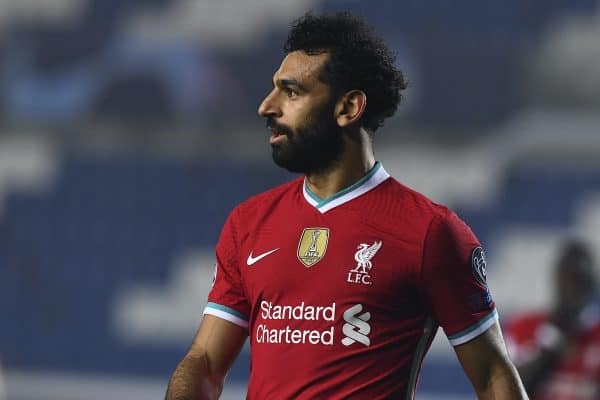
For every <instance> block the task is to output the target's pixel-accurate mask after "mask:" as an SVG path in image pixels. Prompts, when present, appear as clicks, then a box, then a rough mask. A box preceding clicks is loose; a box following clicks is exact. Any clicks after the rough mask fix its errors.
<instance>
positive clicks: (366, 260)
mask: <svg viewBox="0 0 600 400" xmlns="http://www.w3.org/2000/svg"><path fill="white" fill-rule="evenodd" d="M357 248H358V251H357V252H356V254H354V259H355V260H356V262H357V263H358V265H357V269H358V268H360V269H362V271H364V272H365V273H366V272H367V270H370V269H371V268H373V264H372V263H371V259H372V258H373V257H375V254H377V252H378V251H379V249H380V248H381V240H379V241H375V242H373V244H372V245H368V244H366V243H361V244H359V245H358V247H357Z"/></svg>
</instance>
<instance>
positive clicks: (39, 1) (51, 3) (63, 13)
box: [0, 0, 87, 26]
mask: <svg viewBox="0 0 600 400" xmlns="http://www.w3.org/2000/svg"><path fill="white" fill-rule="evenodd" d="M86 4H87V1H85V0H0V26H2V25H5V24H11V23H14V22H15V21H30V22H32V21H49V22H62V23H64V22H68V21H74V20H75V19H77V18H78V17H80V16H81V14H82V12H83V10H84V9H85V6H86Z"/></svg>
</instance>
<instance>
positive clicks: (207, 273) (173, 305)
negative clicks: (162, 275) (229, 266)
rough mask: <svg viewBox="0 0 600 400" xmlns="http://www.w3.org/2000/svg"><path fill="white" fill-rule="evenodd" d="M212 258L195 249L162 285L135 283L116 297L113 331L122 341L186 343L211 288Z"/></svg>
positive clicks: (178, 262) (178, 264)
mask: <svg viewBox="0 0 600 400" xmlns="http://www.w3.org/2000/svg"><path fill="white" fill-rule="evenodd" d="M214 263H215V258H214V254H213V253H212V252H209V251H208V250H207V251H203V250H197V251H189V252H187V253H185V254H182V255H181V256H180V257H178V258H177V259H176V261H175V262H174V266H173V268H172V275H171V276H170V279H169V281H168V282H167V283H166V285H149V284H139V285H135V286H130V287H128V288H126V289H124V290H122V291H121V293H120V294H118V295H117V296H116V299H115V301H114V304H113V313H112V315H113V329H114V331H115V333H116V334H117V335H118V337H119V338H121V339H122V340H124V341H131V342H137V343H140V342H141V343H143V342H146V343H151V344H158V343H170V342H173V343H186V342H190V341H191V339H192V338H193V336H194V332H195V331H196V329H197V328H198V324H199V322H200V320H201V318H202V311H203V309H204V305H205V304H206V299H207V297H208V292H209V291H210V288H211V282H212V277H213V273H214Z"/></svg>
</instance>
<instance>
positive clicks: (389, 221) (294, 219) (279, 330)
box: [167, 13, 526, 400]
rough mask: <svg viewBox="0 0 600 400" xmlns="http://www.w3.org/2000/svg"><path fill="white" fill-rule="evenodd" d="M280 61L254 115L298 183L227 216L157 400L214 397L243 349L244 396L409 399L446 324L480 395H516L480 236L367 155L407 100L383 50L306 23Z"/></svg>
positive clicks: (349, 27) (347, 26)
mask: <svg viewBox="0 0 600 400" xmlns="http://www.w3.org/2000/svg"><path fill="white" fill-rule="evenodd" d="M284 50H285V53H286V56H285V58H284V60H283V61H282V63H281V65H280V67H279V69H278V70H277V71H276V72H275V74H274V76H273V88H272V90H271V91H270V93H269V94H268V95H267V96H266V98H265V99H264V100H263V102H262V103H261V104H260V106H259V109H258V113H259V114H260V115H261V116H262V117H264V118H265V119H266V124H267V128H268V131H269V132H270V138H269V143H270V146H271V149H272V156H273V160H274V161H275V163H276V164H277V165H279V166H280V167H283V168H286V169H288V170H290V171H293V172H298V173H301V174H302V176H301V177H299V178H297V179H295V180H293V181H291V182H289V183H287V184H284V185H282V186H280V187H277V188H275V189H272V190H269V191H267V192H265V193H262V194H260V195H258V196H255V197H253V198H251V199H249V200H247V201H245V202H244V203H242V204H240V205H239V206H238V207H236V208H235V209H234V210H233V212H232V213H231V214H230V216H229V218H228V219H227V222H226V223H225V226H224V227H223V230H222V232H221V236H220V238H219V242H218V244H217V248H216V256H217V266H216V271H215V281H214V284H213V288H212V290H211V292H210V294H209V298H208V303H207V305H206V307H205V309H204V318H203V320H202V322H201V324H200V328H199V330H198V333H197V335H196V338H195V339H194V341H193V344H192V345H191V347H190V349H189V351H188V353H187V354H186V356H185V357H184V359H183V360H182V361H181V362H180V363H179V365H178V366H177V368H176V370H175V371H174V373H173V376H172V378H171V381H170V384H169V389H168V391H167V399H216V398H218V397H219V395H220V393H221V390H222V388H223V383H224V380H225V376H226V374H227V372H228V370H229V368H230V367H231V365H232V363H233V361H234V359H235V358H236V356H237V354H238V353H239V351H240V349H241V347H242V345H243V343H244V342H245V340H246V339H247V338H248V337H249V339H250V345H251V350H250V351H251V368H250V369H251V370H250V380H249V384H248V393H247V398H248V399H260V400H262V399H346V398H348V399H350V398H352V399H391V398H394V399H413V398H414V396H415V391H416V385H417V382H418V377H419V373H420V368H421V362H422V360H423V357H424V356H425V353H426V351H427V349H428V348H429V346H430V344H431V341H432V340H433V337H434V335H435V332H436V331H437V329H438V327H440V326H441V327H442V328H443V329H444V331H445V333H446V335H447V336H448V338H449V341H450V343H451V344H452V345H453V346H454V349H455V351H456V354H457V356H458V359H459V360H460V362H461V364H462V366H463V368H464V370H465V372H466V374H467V376H468V377H469V378H470V380H471V382H472V383H473V387H474V389H475V391H476V393H477V396H478V397H479V398H480V399H496V400H497V399H524V398H526V395H525V392H524V390H523V387H522V385H521V382H520V380H519V377H518V375H517V373H516V370H515V368H514V367H513V365H512V363H511V362H510V360H509V358H508V356H507V353H506V349H505V346H504V343H503V340H502V335H501V332H500V328H499V326H498V323H497V319H498V317H497V312H496V310H495V305H494V302H493V300H492V298H491V295H490V293H489V290H488V288H487V284H486V276H485V255H484V252H483V250H482V248H481V246H480V244H479V242H478V240H477V238H476V237H475V236H474V235H473V233H472V232H471V230H470V229H469V228H468V227H467V226H466V225H465V224H464V223H463V222H462V221H461V220H460V219H459V218H458V217H457V216H456V214H454V213H453V212H452V211H450V210H449V209H447V208H446V207H444V206H441V205H438V204H435V203H433V202H432V201H430V200H429V199H427V198H426V197H425V196H423V195H421V194H419V193H417V192H415V191H413V190H411V189H409V188H407V187H405V186H403V185H402V184H400V183H399V182H398V181H396V180H395V179H394V178H392V177H390V175H389V174H388V173H387V172H386V171H385V169H384V168H383V165H382V164H381V163H380V162H378V161H376V160H375V158H374V155H373V148H372V141H373V135H374V133H375V131H377V129H378V128H380V127H381V126H382V124H383V121H384V119H385V118H387V117H389V116H391V115H393V114H394V112H395V111H396V109H397V107H398V104H399V102H400V99H401V95H400V92H401V91H402V90H403V89H405V88H406V82H405V80H404V77H403V76H402V73H401V72H400V71H399V70H398V69H397V68H396V67H395V66H394V61H395V60H394V57H393V56H392V55H391V53H390V51H389V50H388V48H387V46H386V45H385V43H384V42H383V41H382V40H381V39H380V38H378V37H377V36H376V35H375V34H374V32H373V31H372V29H371V28H369V27H368V26H367V25H366V24H365V23H364V22H363V21H362V20H360V19H359V18H357V17H355V16H352V15H350V14H347V13H340V14H336V15H319V16H317V15H313V14H311V13H309V14H306V15H304V16H303V17H301V18H300V19H298V20H297V21H295V22H294V24H293V26H292V28H291V30H290V33H289V36H288V39H287V41H286V43H285V46H284Z"/></svg>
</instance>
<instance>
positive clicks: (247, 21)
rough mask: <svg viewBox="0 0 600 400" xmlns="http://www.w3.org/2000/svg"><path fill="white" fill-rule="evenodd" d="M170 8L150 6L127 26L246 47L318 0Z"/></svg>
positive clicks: (193, 2)
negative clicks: (160, 8) (164, 9)
mask: <svg viewBox="0 0 600 400" xmlns="http://www.w3.org/2000/svg"><path fill="white" fill-rule="evenodd" d="M173 3H174V4H173V5H172V6H171V7H170V8H169V9H167V11H166V12H164V11H161V10H150V9H146V10H143V11H141V12H140V13H138V14H137V15H136V16H135V17H134V18H132V19H131V20H130V21H128V22H127V25H126V27H125V29H126V30H128V31H130V32H133V33H135V34H137V35H140V36H142V37H148V38H153V39H155V38H158V37H163V38H178V39H182V38H183V39H188V40H194V41H200V42H205V43H214V44H218V45H221V46H234V47H244V46H247V45H248V43H249V42H251V41H254V40H256V39H257V38H258V37H260V35H262V34H264V33H265V32H268V31H269V30H270V29H272V28H273V27H276V26H277V25H284V26H287V24H288V23H289V22H291V20H293V19H295V18H297V17H299V16H300V15H302V14H303V13H304V12H305V11H307V10H309V9H310V8H311V7H313V6H314V4H315V3H316V1H315V0H265V1H260V2H254V1H244V0H221V1H197V0H177V1H174V2H173Z"/></svg>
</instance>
